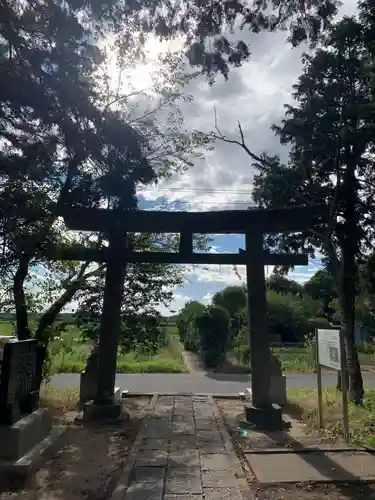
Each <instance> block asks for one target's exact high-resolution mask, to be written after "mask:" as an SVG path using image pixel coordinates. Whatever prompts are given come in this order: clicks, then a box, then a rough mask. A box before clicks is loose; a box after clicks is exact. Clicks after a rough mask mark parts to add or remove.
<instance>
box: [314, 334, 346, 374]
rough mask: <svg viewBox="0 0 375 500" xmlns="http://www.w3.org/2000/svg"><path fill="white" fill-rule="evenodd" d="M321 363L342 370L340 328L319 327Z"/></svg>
mask: <svg viewBox="0 0 375 500" xmlns="http://www.w3.org/2000/svg"><path fill="white" fill-rule="evenodd" d="M318 354H319V364H320V365H322V366H326V367H328V368H333V369H334V370H337V371H340V370H341V349H340V330H323V329H322V330H321V329H318Z"/></svg>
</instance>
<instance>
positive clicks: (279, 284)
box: [266, 274, 303, 295]
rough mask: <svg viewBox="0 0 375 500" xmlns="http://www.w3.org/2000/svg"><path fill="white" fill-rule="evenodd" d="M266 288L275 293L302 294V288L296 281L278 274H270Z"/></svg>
mask: <svg viewBox="0 0 375 500" xmlns="http://www.w3.org/2000/svg"><path fill="white" fill-rule="evenodd" d="M266 285H267V288H268V289H269V290H272V291H273V292H276V293H281V294H286V293H290V294H292V295H302V293H303V288H302V286H301V285H300V284H299V283H297V282H296V281H293V280H290V279H288V278H285V277H284V276H280V275H278V274H272V275H271V276H270V278H269V279H268V280H267V282H266Z"/></svg>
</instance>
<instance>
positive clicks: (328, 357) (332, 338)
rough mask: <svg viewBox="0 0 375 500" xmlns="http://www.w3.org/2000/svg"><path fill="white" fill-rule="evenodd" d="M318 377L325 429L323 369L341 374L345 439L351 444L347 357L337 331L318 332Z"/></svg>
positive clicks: (340, 334)
mask: <svg viewBox="0 0 375 500" xmlns="http://www.w3.org/2000/svg"><path fill="white" fill-rule="evenodd" d="M315 339H316V375H317V388H318V425H319V428H320V429H322V428H323V391H322V369H321V367H322V366H324V367H326V368H332V369H333V370H336V371H338V372H341V384H342V410H343V423H344V438H345V441H346V442H347V443H349V410H348V385H347V368H346V355H345V344H344V338H343V334H342V332H341V331H340V330H337V329H332V330H328V329H320V328H319V329H318V330H316V335H315Z"/></svg>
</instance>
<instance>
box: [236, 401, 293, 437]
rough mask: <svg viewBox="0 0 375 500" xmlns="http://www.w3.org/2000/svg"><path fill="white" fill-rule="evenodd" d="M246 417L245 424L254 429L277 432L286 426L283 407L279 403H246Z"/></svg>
mask: <svg viewBox="0 0 375 500" xmlns="http://www.w3.org/2000/svg"><path fill="white" fill-rule="evenodd" d="M245 419H246V420H245V422H244V424H245V425H249V426H251V427H252V428H254V430H260V431H270V432H272V431H273V432H276V431H281V430H283V426H284V423H283V414H282V409H281V406H279V405H277V404H272V405H269V406H263V407H256V406H253V405H251V404H248V405H245Z"/></svg>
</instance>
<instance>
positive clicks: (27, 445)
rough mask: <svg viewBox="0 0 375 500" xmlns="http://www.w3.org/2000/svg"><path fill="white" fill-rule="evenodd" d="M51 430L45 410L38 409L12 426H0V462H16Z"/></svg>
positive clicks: (50, 421)
mask: <svg viewBox="0 0 375 500" xmlns="http://www.w3.org/2000/svg"><path fill="white" fill-rule="evenodd" d="M51 428H52V419H51V416H50V414H49V412H48V410H47V408H39V409H38V410H35V411H34V412H33V413H31V414H30V415H27V416H26V417H24V418H21V420H19V421H18V422H16V423H14V424H12V425H4V426H0V460H18V459H19V458H20V457H22V456H24V455H25V453H27V452H28V451H29V450H30V449H31V448H33V446H35V445H37V444H39V443H40V442H41V441H43V439H45V438H46V437H47V436H48V434H49V432H50V431H51Z"/></svg>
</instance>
